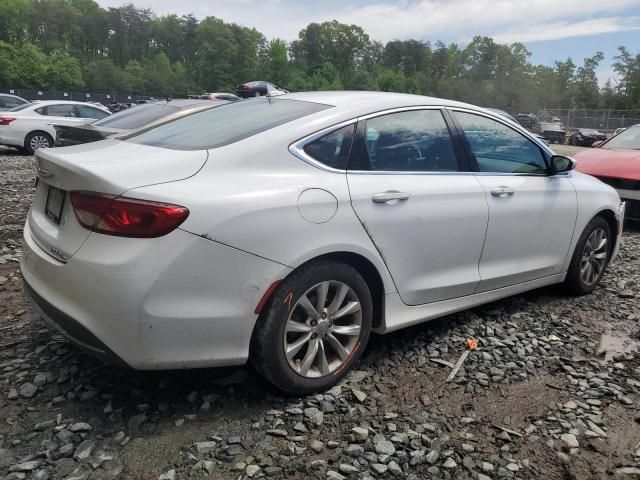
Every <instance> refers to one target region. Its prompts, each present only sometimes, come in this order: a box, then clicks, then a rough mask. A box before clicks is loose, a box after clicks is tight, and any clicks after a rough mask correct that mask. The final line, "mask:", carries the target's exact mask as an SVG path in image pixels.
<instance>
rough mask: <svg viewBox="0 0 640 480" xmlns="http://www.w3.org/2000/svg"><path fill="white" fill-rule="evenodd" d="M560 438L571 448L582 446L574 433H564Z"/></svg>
mask: <svg viewBox="0 0 640 480" xmlns="http://www.w3.org/2000/svg"><path fill="white" fill-rule="evenodd" d="M560 440H562V441H563V442H564V444H565V445H566V446H567V447H569V448H578V447H579V446H580V444H579V443H578V439H577V438H576V436H575V435H574V434H573V433H563V434H562V435H561V436H560Z"/></svg>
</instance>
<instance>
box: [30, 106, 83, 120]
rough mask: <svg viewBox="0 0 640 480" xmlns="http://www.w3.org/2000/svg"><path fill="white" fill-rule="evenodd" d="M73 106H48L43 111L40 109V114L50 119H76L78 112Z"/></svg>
mask: <svg viewBox="0 0 640 480" xmlns="http://www.w3.org/2000/svg"><path fill="white" fill-rule="evenodd" d="M73 107H74V106H73V105H64V104H61V105H47V106H46V107H43V108H42V109H38V113H41V114H42V115H47V116H48V117H75V116H76V111H75V109H74V108H73Z"/></svg>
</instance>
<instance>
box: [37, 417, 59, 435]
mask: <svg viewBox="0 0 640 480" xmlns="http://www.w3.org/2000/svg"><path fill="white" fill-rule="evenodd" d="M55 425H56V421H55V420H47V421H45V422H39V423H36V425H35V427H33V429H34V430H35V431H36V432H42V431H44V430H48V429H50V428H53V427H55Z"/></svg>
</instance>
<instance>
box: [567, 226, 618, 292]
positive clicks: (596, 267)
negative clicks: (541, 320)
mask: <svg viewBox="0 0 640 480" xmlns="http://www.w3.org/2000/svg"><path fill="white" fill-rule="evenodd" d="M612 241H613V239H612V235H611V228H610V227H609V224H608V223H607V221H606V220H605V219H604V218H602V217H599V216H598V217H595V218H594V219H593V220H591V221H590V222H589V224H588V225H587V226H586V228H585V229H584V231H583V232H582V235H581V236H580V238H579V239H578V243H577V245H576V249H575V251H574V252H573V257H572V258H571V264H570V265H569V271H568V272H567V278H566V279H565V285H566V286H567V288H568V289H569V290H570V291H571V292H572V293H574V294H576V295H586V294H588V293H591V292H593V291H594V290H595V289H596V287H597V286H598V284H599V283H600V280H602V276H603V275H604V272H605V270H606V268H607V265H608V263H609V256H610V254H611V244H612Z"/></svg>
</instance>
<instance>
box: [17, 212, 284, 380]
mask: <svg viewBox="0 0 640 480" xmlns="http://www.w3.org/2000/svg"><path fill="white" fill-rule="evenodd" d="M20 269H21V272H22V276H23V279H24V282H25V293H26V295H27V297H28V298H29V299H30V301H31V302H32V303H33V304H34V305H35V307H36V309H37V310H38V312H39V313H40V314H41V315H42V316H43V317H44V319H45V320H47V321H48V322H49V323H51V324H52V325H54V326H55V327H56V328H57V329H58V330H60V331H61V332H62V333H64V334H65V335H66V336H67V337H68V338H70V339H71V340H72V341H73V342H75V343H76V344H78V345H79V346H80V347H82V348H83V349H85V350H87V351H89V352H91V353H92V354H94V355H95V356H98V357H100V358H102V359H104V360H107V361H109V362H112V363H116V364H118V365H129V366H130V367H133V368H136V369H143V370H154V369H174V368H196V367H213V366H227V365H240V364H243V363H244V362H245V361H246V360H247V358H248V355H249V344H250V341H251V335H252V332H253V327H254V325H255V322H256V319H257V315H256V314H255V313H254V310H255V308H256V305H257V304H258V303H259V301H260V299H261V298H262V295H263V294H264V292H265V291H266V290H267V289H268V287H269V286H270V285H271V284H272V283H273V281H275V280H277V279H281V278H283V277H284V276H285V275H286V274H287V273H288V272H289V271H290V269H289V268H288V267H285V266H283V265H280V264H278V263H276V262H272V261H269V260H266V259H263V258H261V257H257V256H255V255H252V254H250V253H246V252H243V251H241V250H237V249H234V248H232V247H228V246H226V245H222V244H219V243H216V242H213V241H211V240H207V239H204V238H202V237H199V236H197V235H193V234H191V233H188V232H185V231H183V230H180V229H177V230H175V231H173V232H171V233H170V234H168V235H165V236H164V237H160V238H156V239H131V238H120V237H110V236H107V235H100V234H91V235H90V236H89V238H87V240H86V241H85V243H84V245H83V246H82V247H81V248H80V249H79V250H78V251H77V252H76V253H75V254H74V255H73V256H72V257H71V258H70V259H69V260H68V261H67V263H62V262H60V261H58V260H56V259H55V258H53V257H52V256H50V255H49V254H48V253H47V252H46V251H44V250H43V249H42V248H40V247H39V246H38V245H37V244H36V243H35V241H34V239H33V238H32V233H31V230H30V228H29V225H28V224H27V225H26V226H25V229H24V252H23V256H22V260H21V264H20Z"/></svg>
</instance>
